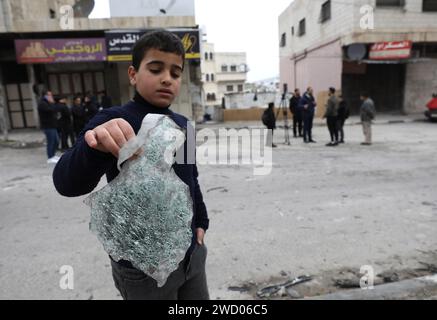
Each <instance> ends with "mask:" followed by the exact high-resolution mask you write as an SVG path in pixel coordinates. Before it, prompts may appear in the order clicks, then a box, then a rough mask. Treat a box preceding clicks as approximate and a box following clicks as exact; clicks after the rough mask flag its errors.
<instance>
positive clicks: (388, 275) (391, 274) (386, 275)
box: [378, 270, 399, 283]
mask: <svg viewBox="0 0 437 320" xmlns="http://www.w3.org/2000/svg"><path fill="white" fill-rule="evenodd" d="M378 277H380V278H382V279H383V280H384V282H387V283H391V282H397V281H399V274H397V273H396V272H395V271H393V270H389V271H384V272H382V273H380V274H379V275H378Z"/></svg>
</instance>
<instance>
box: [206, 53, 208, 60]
mask: <svg viewBox="0 0 437 320" xmlns="http://www.w3.org/2000/svg"><path fill="white" fill-rule="evenodd" d="M205 60H208V52H205Z"/></svg>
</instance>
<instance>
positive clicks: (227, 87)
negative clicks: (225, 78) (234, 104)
mask: <svg viewBox="0 0 437 320" xmlns="http://www.w3.org/2000/svg"><path fill="white" fill-rule="evenodd" d="M226 91H227V92H232V91H234V86H232V85H230V86H226Z"/></svg>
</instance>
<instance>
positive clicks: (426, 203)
mask: <svg viewBox="0 0 437 320" xmlns="http://www.w3.org/2000/svg"><path fill="white" fill-rule="evenodd" d="M422 205H423V206H429V207H433V206H434V203H431V202H428V201H424V202H422Z"/></svg>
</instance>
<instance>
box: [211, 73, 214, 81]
mask: <svg viewBox="0 0 437 320" xmlns="http://www.w3.org/2000/svg"><path fill="white" fill-rule="evenodd" d="M211 81H212V82H214V81H215V76H214V74H213V73H211Z"/></svg>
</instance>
